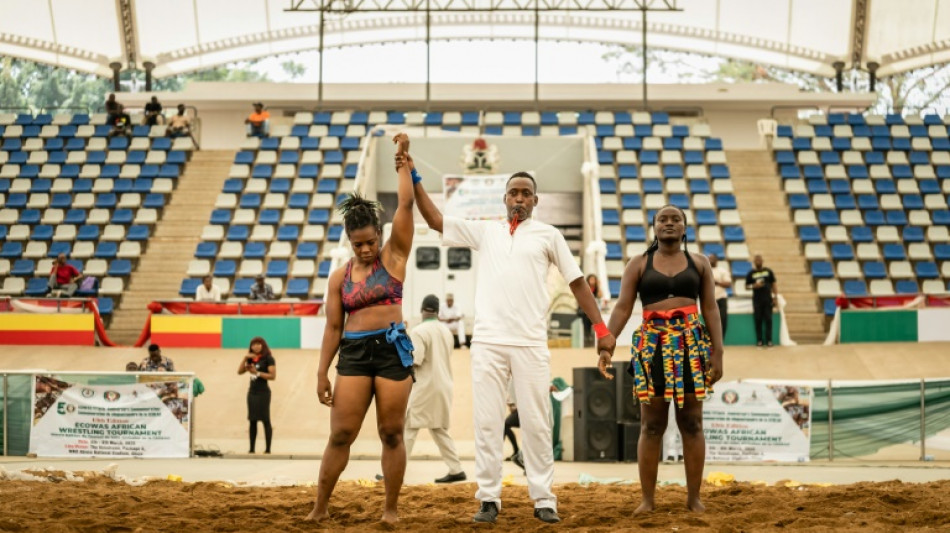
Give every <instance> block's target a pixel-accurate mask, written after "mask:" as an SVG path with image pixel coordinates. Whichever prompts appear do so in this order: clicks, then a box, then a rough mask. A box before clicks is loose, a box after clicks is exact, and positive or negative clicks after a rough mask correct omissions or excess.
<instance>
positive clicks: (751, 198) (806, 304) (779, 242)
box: [726, 150, 825, 344]
mask: <svg viewBox="0 0 950 533" xmlns="http://www.w3.org/2000/svg"><path fill="white" fill-rule="evenodd" d="M726 157H727V159H728V161H729V170H730V172H731V173H732V184H733V187H734V189H735V195H736V202H737V203H738V206H739V214H740V216H741V217H742V226H743V228H744V229H745V234H746V240H747V242H748V245H749V251H750V253H751V254H752V255H753V256H754V255H755V254H757V253H759V254H762V258H763V259H764V263H765V266H767V267H769V268H771V269H772V270H773V271H774V272H775V277H776V278H777V280H778V289H779V294H781V295H782V296H783V297H784V298H785V300H786V303H787V306H786V308H785V311H786V318H787V320H788V329H789V334H790V335H791V337H792V339H793V340H794V341H796V342H798V343H800V344H817V343H820V342H821V341H823V340H824V338H825V320H824V316H823V314H822V312H821V301H820V299H819V298H818V294H817V293H816V292H815V288H814V286H813V284H812V278H811V273H810V272H809V271H808V262H807V261H806V260H805V256H804V254H803V251H802V246H801V242H800V241H799V240H798V236H797V234H796V232H795V225H794V224H793V222H792V218H791V213H790V212H789V209H788V205H787V203H786V198H785V193H784V191H783V190H782V180H781V178H780V177H779V175H778V173H777V167H776V165H775V162H774V161H773V160H772V156H771V153H769V152H768V151H765V150H745V151H743V150H731V151H728V152H727V153H726Z"/></svg>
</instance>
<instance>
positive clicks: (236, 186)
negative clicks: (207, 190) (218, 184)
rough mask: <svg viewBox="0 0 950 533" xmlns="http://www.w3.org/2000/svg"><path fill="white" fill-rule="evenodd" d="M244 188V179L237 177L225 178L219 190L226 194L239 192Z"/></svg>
mask: <svg viewBox="0 0 950 533" xmlns="http://www.w3.org/2000/svg"><path fill="white" fill-rule="evenodd" d="M243 190H244V181H243V180H241V179H238V178H231V179H228V180H225V182H224V188H223V189H221V192H223V193H226V194H240V193H241V191H243Z"/></svg>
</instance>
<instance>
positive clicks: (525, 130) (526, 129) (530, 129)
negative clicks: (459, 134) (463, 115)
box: [442, 126, 541, 137]
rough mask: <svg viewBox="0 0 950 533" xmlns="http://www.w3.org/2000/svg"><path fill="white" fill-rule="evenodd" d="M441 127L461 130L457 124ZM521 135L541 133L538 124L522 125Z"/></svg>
mask: <svg viewBox="0 0 950 533" xmlns="http://www.w3.org/2000/svg"><path fill="white" fill-rule="evenodd" d="M442 129H444V130H447V131H461V128H459V127H458V126H443V127H442ZM521 135H522V136H524V137H537V136H539V135H541V128H540V127H539V126H522V127H521Z"/></svg>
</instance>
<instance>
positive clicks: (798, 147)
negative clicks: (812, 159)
mask: <svg viewBox="0 0 950 533" xmlns="http://www.w3.org/2000/svg"><path fill="white" fill-rule="evenodd" d="M792 150H795V151H796V152H799V151H802V150H811V139H809V138H808V137H795V138H794V139H792Z"/></svg>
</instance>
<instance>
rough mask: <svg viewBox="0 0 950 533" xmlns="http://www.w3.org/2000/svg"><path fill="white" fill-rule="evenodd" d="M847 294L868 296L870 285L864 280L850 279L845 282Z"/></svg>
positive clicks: (845, 293)
mask: <svg viewBox="0 0 950 533" xmlns="http://www.w3.org/2000/svg"><path fill="white" fill-rule="evenodd" d="M843 288H844V295H845V296H852V297H853V296H867V295H868V286H867V284H866V283H865V282H864V281H862V280H857V279H850V280H847V281H845V282H844V287H843Z"/></svg>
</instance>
